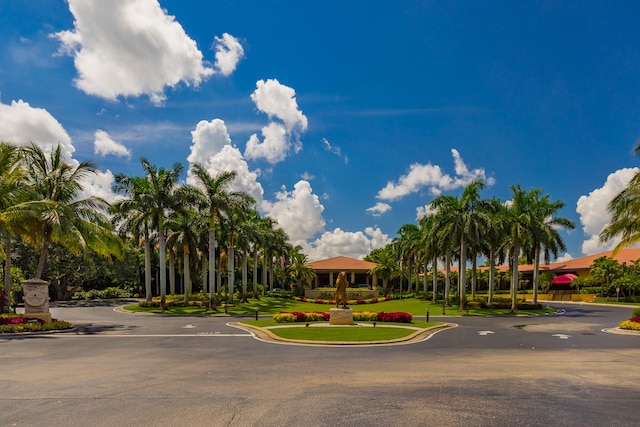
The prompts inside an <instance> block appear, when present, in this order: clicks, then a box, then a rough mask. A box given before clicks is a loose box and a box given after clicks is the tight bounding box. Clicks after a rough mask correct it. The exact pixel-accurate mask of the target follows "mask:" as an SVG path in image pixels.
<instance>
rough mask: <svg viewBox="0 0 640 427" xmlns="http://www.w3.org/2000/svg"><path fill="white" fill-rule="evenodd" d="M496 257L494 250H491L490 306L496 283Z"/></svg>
mask: <svg viewBox="0 0 640 427" xmlns="http://www.w3.org/2000/svg"><path fill="white" fill-rule="evenodd" d="M495 258H496V256H495V254H494V250H493V248H491V249H489V304H491V303H492V302H493V288H494V287H495V281H496V259H495Z"/></svg>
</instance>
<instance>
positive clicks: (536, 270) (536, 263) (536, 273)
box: [533, 245, 540, 304]
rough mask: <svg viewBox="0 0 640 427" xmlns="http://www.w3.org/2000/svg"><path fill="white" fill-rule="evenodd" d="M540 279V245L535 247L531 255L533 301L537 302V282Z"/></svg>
mask: <svg viewBox="0 0 640 427" xmlns="http://www.w3.org/2000/svg"><path fill="white" fill-rule="evenodd" d="M539 281H540V245H538V246H537V247H536V252H535V255H534V257H533V303H534V304H537V303H538V283H539Z"/></svg>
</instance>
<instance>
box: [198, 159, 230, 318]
mask: <svg viewBox="0 0 640 427" xmlns="http://www.w3.org/2000/svg"><path fill="white" fill-rule="evenodd" d="M191 172H192V173H193V177H194V179H195V180H196V187H197V188H198V189H199V190H200V191H201V192H202V198H201V200H200V205H201V206H200V209H202V210H204V211H206V212H207V213H208V220H209V292H210V295H211V296H210V299H209V305H210V308H213V307H214V306H215V301H214V298H213V295H214V290H215V289H216V285H215V283H216V272H215V265H216V224H221V223H222V220H223V217H224V216H225V215H227V213H228V212H229V211H230V210H231V209H232V208H233V205H234V199H237V198H238V197H241V193H238V192H233V191H231V190H230V187H231V184H232V183H233V180H234V179H235V177H236V175H237V173H236V172H235V171H226V172H219V173H218V174H216V175H215V176H211V174H210V173H209V171H208V170H207V169H206V168H205V167H204V166H203V165H201V164H199V163H194V164H193V165H192V167H191Z"/></svg>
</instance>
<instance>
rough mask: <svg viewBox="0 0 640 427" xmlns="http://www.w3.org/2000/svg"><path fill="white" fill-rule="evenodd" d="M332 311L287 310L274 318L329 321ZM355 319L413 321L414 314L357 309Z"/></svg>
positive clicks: (361, 320) (291, 320)
mask: <svg viewBox="0 0 640 427" xmlns="http://www.w3.org/2000/svg"><path fill="white" fill-rule="evenodd" d="M329 318H330V313H327V312H317V311H313V312H300V311H295V312H291V313H288V312H285V313H278V314H275V315H274V316H273V320H275V321H276V322H278V323H295V322H319V321H325V322H328V321H329ZM353 320H354V321H360V322H398V323H411V322H412V321H413V316H412V315H411V314H410V313H405V312H402V311H397V312H388V313H386V312H384V311H381V312H377V313H376V312H372V311H356V312H354V313H353Z"/></svg>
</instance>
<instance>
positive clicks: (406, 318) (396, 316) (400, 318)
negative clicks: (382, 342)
mask: <svg viewBox="0 0 640 427" xmlns="http://www.w3.org/2000/svg"><path fill="white" fill-rule="evenodd" d="M412 320H413V316H412V315H411V314H409V313H405V312H402V311H396V312H392V313H385V312H383V311H381V312H380V313H378V321H379V322H400V323H411V321H412Z"/></svg>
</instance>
